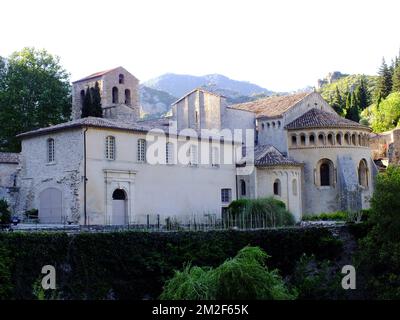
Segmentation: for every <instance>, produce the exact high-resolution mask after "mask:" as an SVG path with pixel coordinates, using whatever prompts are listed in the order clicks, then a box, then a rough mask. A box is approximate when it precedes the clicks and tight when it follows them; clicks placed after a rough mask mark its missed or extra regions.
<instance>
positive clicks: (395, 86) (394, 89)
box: [392, 58, 400, 92]
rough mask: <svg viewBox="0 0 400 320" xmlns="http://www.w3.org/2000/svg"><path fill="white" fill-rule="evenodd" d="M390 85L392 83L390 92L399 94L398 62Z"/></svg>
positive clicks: (399, 67)
mask: <svg viewBox="0 0 400 320" xmlns="http://www.w3.org/2000/svg"><path fill="white" fill-rule="evenodd" d="M399 59H400V58H399ZM399 59H398V60H399ZM392 83H393V86H392V92H400V62H399V61H398V62H397V65H396V67H395V69H394V72H393V79H392Z"/></svg>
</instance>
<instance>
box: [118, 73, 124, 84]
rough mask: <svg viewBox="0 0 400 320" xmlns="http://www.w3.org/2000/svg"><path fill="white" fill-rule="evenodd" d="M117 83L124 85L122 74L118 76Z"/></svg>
mask: <svg viewBox="0 0 400 320" xmlns="http://www.w3.org/2000/svg"><path fill="white" fill-rule="evenodd" d="M118 83H119V84H124V83H125V77H124V75H123V74H120V75H119V78H118Z"/></svg>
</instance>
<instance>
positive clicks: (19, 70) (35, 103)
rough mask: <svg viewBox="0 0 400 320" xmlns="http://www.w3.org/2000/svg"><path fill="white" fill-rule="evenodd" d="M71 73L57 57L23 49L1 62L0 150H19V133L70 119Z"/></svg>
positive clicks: (43, 51)
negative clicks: (17, 136)
mask: <svg viewBox="0 0 400 320" xmlns="http://www.w3.org/2000/svg"><path fill="white" fill-rule="evenodd" d="M70 109H71V96H70V84H69V75H68V73H67V72H66V71H65V70H64V69H63V68H62V66H61V65H60V60H59V58H58V57H55V56H52V55H51V54H49V53H48V52H47V51H46V50H36V49H34V48H24V49H22V50H21V51H19V52H15V53H13V54H12V55H11V56H10V57H9V58H8V59H7V64H6V63H4V61H3V62H1V63H0V123H1V127H0V151H11V152H18V151H20V142H19V140H18V139H17V138H16V135H17V134H19V133H22V132H26V131H29V130H33V129H37V128H41V127H47V126H49V125H53V124H57V123H60V122H64V121H66V120H67V119H68V118H69V114H70Z"/></svg>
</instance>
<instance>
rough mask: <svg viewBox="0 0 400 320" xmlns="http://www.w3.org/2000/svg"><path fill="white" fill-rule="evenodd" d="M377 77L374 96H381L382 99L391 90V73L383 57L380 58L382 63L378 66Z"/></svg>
mask: <svg viewBox="0 0 400 320" xmlns="http://www.w3.org/2000/svg"><path fill="white" fill-rule="evenodd" d="M378 75H379V79H378V85H377V89H376V90H377V91H376V96H377V97H378V96H379V95H380V96H381V98H382V99H384V98H386V97H387V96H388V95H389V94H390V92H391V91H392V73H391V71H390V68H389V67H388V66H387V64H386V61H385V58H383V59H382V65H381V67H380V68H379V72H378Z"/></svg>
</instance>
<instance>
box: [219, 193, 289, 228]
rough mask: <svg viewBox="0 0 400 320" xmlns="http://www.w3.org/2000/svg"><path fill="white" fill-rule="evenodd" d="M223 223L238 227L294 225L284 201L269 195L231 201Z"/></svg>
mask: <svg viewBox="0 0 400 320" xmlns="http://www.w3.org/2000/svg"><path fill="white" fill-rule="evenodd" d="M225 223H229V225H231V226H238V227H240V228H262V227H281V226H291V225H294V224H295V219H294V217H293V215H292V214H291V213H290V212H289V211H287V210H286V207H285V203H284V202H282V201H280V200H277V199H274V198H272V197H270V198H259V199H240V200H236V201H233V202H232V203H231V204H230V205H229V210H228V217H227V219H225Z"/></svg>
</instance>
